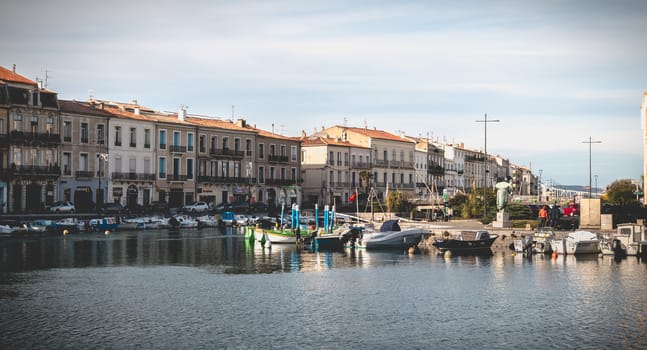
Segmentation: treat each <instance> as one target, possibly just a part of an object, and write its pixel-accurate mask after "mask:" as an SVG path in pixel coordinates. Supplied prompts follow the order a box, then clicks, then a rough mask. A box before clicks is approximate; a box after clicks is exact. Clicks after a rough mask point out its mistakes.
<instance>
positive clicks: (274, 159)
mask: <svg viewBox="0 0 647 350" xmlns="http://www.w3.org/2000/svg"><path fill="white" fill-rule="evenodd" d="M267 160H268V161H270V162H271V163H287V162H288V156H275V155H271V154H270V155H269V156H268V157H267Z"/></svg>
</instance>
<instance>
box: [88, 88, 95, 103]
mask: <svg viewBox="0 0 647 350" xmlns="http://www.w3.org/2000/svg"><path fill="white" fill-rule="evenodd" d="M88 95H89V96H88V98H89V99H90V101H94V89H89V90H88Z"/></svg>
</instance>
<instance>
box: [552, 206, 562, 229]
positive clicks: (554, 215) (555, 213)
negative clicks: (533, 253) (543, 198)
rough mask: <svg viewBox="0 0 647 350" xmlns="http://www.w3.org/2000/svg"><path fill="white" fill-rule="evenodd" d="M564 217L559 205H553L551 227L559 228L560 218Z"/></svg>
mask: <svg viewBox="0 0 647 350" xmlns="http://www.w3.org/2000/svg"><path fill="white" fill-rule="evenodd" d="M561 216H562V211H561V209H560V208H559V205H557V204H553V207H552V208H551V209H550V227H552V228H557V224H558V223H559V218H560V217H561Z"/></svg>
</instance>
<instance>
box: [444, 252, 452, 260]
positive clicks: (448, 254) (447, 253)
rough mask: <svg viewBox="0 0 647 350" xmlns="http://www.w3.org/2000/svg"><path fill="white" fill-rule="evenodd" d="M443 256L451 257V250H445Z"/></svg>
mask: <svg viewBox="0 0 647 350" xmlns="http://www.w3.org/2000/svg"><path fill="white" fill-rule="evenodd" d="M444 256H445V258H451V257H452V252H451V250H448V251H445V255H444Z"/></svg>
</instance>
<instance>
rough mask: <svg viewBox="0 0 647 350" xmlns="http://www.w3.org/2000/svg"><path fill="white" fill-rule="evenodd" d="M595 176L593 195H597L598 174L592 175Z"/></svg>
mask: <svg viewBox="0 0 647 350" xmlns="http://www.w3.org/2000/svg"><path fill="white" fill-rule="evenodd" d="M594 177H595V197H596V198H597V197H598V175H597V174H596V175H594Z"/></svg>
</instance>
